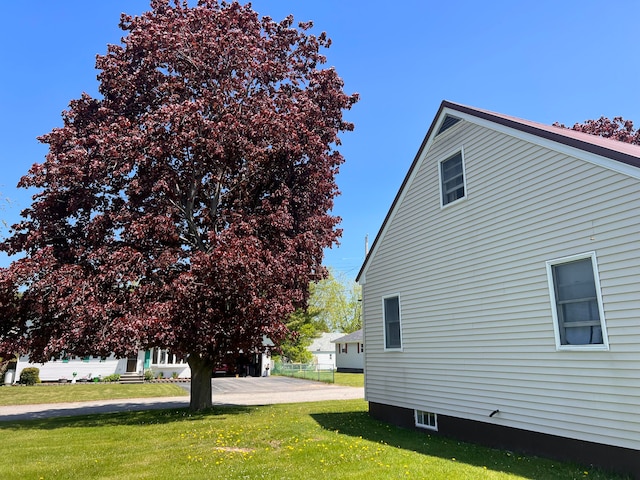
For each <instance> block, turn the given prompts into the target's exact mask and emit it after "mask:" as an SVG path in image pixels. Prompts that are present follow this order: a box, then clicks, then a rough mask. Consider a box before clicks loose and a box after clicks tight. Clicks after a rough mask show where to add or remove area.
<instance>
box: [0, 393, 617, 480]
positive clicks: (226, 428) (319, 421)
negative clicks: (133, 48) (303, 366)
mask: <svg viewBox="0 0 640 480" xmlns="http://www.w3.org/2000/svg"><path fill="white" fill-rule="evenodd" d="M366 410H367V404H366V402H365V401H364V400H347V401H332V402H318V403H300V404H286V405H273V406H262V407H217V408H214V409H212V410H210V411H207V412H206V413H201V414H190V413H189V412H188V411H187V410H184V409H180V410H151V411H145V412H128V413H115V414H103V415H93V416H85V417H67V418H52V419H45V420H34V421H23V422H11V423H3V422H0V435H1V438H2V443H1V444H0V445H2V446H1V447H0V452H1V453H2V454H0V472H2V473H1V475H0V476H1V477H2V478H3V479H47V480H50V479H143V478H144V479H146V478H154V479H176V478H185V479H187V478H188V479H210V478H224V479H261V478H264V479H287V480H289V479H308V478H349V479H367V480H375V479H384V480H387V479H432V480H438V479H447V480H449V479H596V480H602V479H614V478H619V477H615V476H608V475H606V474H604V473H602V472H599V471H595V470H591V469H585V468H583V467H578V466H575V465H568V464H563V463H558V462H554V461H550V460H544V459H538V458H533V457H525V456H520V455H517V454H514V453H510V452H505V451H500V450H492V449H487V448H483V447H478V446H475V445H470V444H465V443H459V442H456V441H453V440H449V439H444V438H440V437H437V436H430V435H428V434H426V433H422V432H415V431H410V430H404V429H400V428H396V427H393V426H390V425H386V424H383V423H380V422H378V421H376V420H374V419H372V418H371V417H370V416H369V415H368V414H367V412H366Z"/></svg>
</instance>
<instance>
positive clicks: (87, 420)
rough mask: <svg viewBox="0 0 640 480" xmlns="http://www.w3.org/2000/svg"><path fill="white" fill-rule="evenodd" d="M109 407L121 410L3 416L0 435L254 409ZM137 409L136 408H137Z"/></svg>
mask: <svg viewBox="0 0 640 480" xmlns="http://www.w3.org/2000/svg"><path fill="white" fill-rule="evenodd" d="M111 406H112V407H118V406H120V407H121V411H109V412H104V411H101V410H100V408H99V406H98V407H95V408H94V407H82V409H80V408H78V409H61V410H59V411H56V410H48V411H46V412H42V413H41V414H40V415H41V418H38V414H33V415H32V416H31V417H30V418H29V419H23V418H20V416H19V415H16V417H17V418H16V419H15V420H13V419H12V418H11V416H10V415H6V416H4V417H3V420H4V421H2V422H0V432H2V430H12V431H15V430H55V429H58V428H91V427H101V426H127V425H128V426H131V425H154V424H155V425H162V424H168V423H175V422H184V421H193V420H201V419H204V418H206V419H209V420H211V419H216V418H219V419H220V420H222V419H223V418H224V417H225V416H228V415H239V414H246V413H250V412H251V411H253V410H254V409H255V407H245V406H233V405H220V406H214V407H212V408H210V409H206V410H202V411H199V412H191V411H189V409H188V408H186V407H184V404H183V403H182V404H180V405H179V406H177V407H176V406H172V405H171V404H170V403H165V404H163V407H162V408H158V407H157V406H156V407H154V406H152V405H149V404H139V405H138V404H135V403H131V402H123V403H122V404H115V405H113V404H112V405H111ZM136 407H139V409H137V408H136ZM76 410H77V411H76ZM74 412H75V413H74ZM79 412H80V413H79ZM45 415H46V416H45Z"/></svg>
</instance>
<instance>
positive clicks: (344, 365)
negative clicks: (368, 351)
mask: <svg viewBox="0 0 640 480" xmlns="http://www.w3.org/2000/svg"><path fill="white" fill-rule="evenodd" d="M332 342H333V343H334V344H335V348H336V368H337V371H338V372H351V373H355V372H364V337H363V333H362V329H360V330H357V331H355V332H353V333H350V334H348V335H345V336H344V337H339V338H336V339H335V340H332Z"/></svg>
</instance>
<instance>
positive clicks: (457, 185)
mask: <svg viewBox="0 0 640 480" xmlns="http://www.w3.org/2000/svg"><path fill="white" fill-rule="evenodd" d="M440 186H441V195H442V206H445V205H448V204H450V203H452V202H455V201H456V200H459V199H461V198H465V190H466V189H465V181H464V159H463V156H462V150H461V151H459V152H458V153H456V154H455V155H453V156H451V157H449V158H447V159H445V160H444V161H442V162H440Z"/></svg>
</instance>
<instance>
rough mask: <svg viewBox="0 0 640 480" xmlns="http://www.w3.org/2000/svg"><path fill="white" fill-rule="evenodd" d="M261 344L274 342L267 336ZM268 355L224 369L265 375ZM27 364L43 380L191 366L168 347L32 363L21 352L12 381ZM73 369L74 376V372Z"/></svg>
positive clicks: (170, 371)
mask: <svg viewBox="0 0 640 480" xmlns="http://www.w3.org/2000/svg"><path fill="white" fill-rule="evenodd" d="M264 342H265V343H264V345H273V343H272V342H271V341H270V340H268V339H266V338H265V340H264ZM270 361H271V359H270V357H269V356H268V355H267V354H266V353H263V354H260V353H256V354H252V355H248V356H245V357H243V358H242V359H240V360H239V363H238V365H236V366H234V367H229V366H227V367H226V368H227V370H225V373H227V374H228V373H234V369H235V370H237V372H238V373H239V374H242V375H249V376H253V377H259V376H264V375H265V374H266V372H267V369H266V367H267V365H270ZM26 367H36V368H38V369H40V380H42V381H43V382H57V381H59V380H61V379H63V380H68V381H72V380H73V379H74V378H75V379H76V380H90V379H92V378H101V377H106V376H108V375H111V374H114V373H117V374H120V375H127V374H129V375H138V376H141V375H143V374H144V372H145V371H147V370H151V372H152V374H153V375H154V377H163V378H171V377H177V378H183V379H185V378H191V369H190V368H189V364H188V363H187V360H186V359H185V358H182V357H179V356H177V355H174V354H173V353H171V351H169V350H167V349H161V348H152V349H149V350H140V351H139V352H138V354H137V355H135V356H132V357H129V358H116V357H114V356H110V357H107V358H101V357H94V356H88V357H84V358H81V357H71V358H66V359H62V360H52V361H49V362H46V363H31V362H30V361H29V357H26V356H22V357H20V358H19V359H18V362H17V364H16V372H15V376H14V377H15V378H14V379H13V381H14V382H17V381H18V380H19V379H20V373H21V372H22V370H23V369H24V368H26ZM74 372H75V373H76V375H75V376H74V375H73V373H74Z"/></svg>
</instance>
